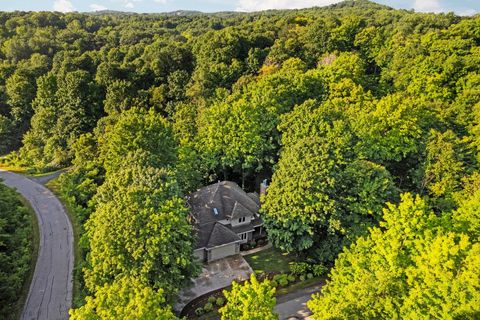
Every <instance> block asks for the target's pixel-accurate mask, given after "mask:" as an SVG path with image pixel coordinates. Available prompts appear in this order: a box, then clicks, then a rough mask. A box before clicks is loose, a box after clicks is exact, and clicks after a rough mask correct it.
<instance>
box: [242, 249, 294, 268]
mask: <svg viewBox="0 0 480 320" xmlns="http://www.w3.org/2000/svg"><path fill="white" fill-rule="evenodd" d="M244 258H245V260H247V262H248V264H249V265H250V267H252V269H253V271H254V272H255V273H257V274H260V273H282V272H283V273H288V272H290V268H289V264H290V262H292V261H294V260H295V259H294V258H295V257H294V256H293V255H291V254H288V253H283V252H281V251H280V250H278V249H276V248H273V247H272V248H269V249H266V250H263V251H260V252H257V253H253V254H249V255H248V256H244Z"/></svg>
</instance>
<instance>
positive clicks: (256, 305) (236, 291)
mask: <svg viewBox="0 0 480 320" xmlns="http://www.w3.org/2000/svg"><path fill="white" fill-rule="evenodd" d="M223 293H224V295H225V298H226V299H227V304H226V305H225V306H224V307H222V308H221V309H220V310H219V312H220V314H221V317H222V320H275V319H278V315H277V314H276V313H275V312H274V310H273V309H274V307H275V304H276V299H275V287H272V286H271V285H270V282H269V281H268V280H264V281H263V282H259V281H258V280H257V278H256V277H255V275H254V274H252V275H251V276H250V281H246V282H245V283H244V284H243V285H241V284H238V283H237V282H233V284H232V289H231V290H230V291H224V292H223Z"/></svg>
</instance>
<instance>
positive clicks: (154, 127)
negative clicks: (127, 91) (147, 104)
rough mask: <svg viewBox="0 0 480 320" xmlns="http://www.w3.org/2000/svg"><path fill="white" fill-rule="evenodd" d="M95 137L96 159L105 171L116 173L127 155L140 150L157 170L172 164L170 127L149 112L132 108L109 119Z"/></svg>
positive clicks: (173, 142) (174, 155)
mask: <svg viewBox="0 0 480 320" xmlns="http://www.w3.org/2000/svg"><path fill="white" fill-rule="evenodd" d="M112 122H113V123H110V124H107V125H106V127H105V132H104V134H101V135H100V137H99V143H98V144H99V152H100V159H101V160H102V161H103V165H104V167H105V169H106V170H107V172H109V171H114V170H116V169H117V168H118V167H119V166H120V165H121V164H122V163H123V162H124V160H125V156H126V155H127V154H128V153H129V152H134V151H136V150H138V149H142V150H144V151H147V152H149V153H151V155H150V157H151V160H152V161H154V163H153V164H154V165H155V166H157V167H160V166H168V165H172V164H173V163H174V162H175V159H176V146H175V141H174V139H173V133H172V128H171V124H170V123H168V122H167V120H166V119H165V118H163V117H162V116H161V115H159V114H158V113H156V112H155V111H153V110H150V111H145V110H142V109H138V108H132V109H130V110H127V111H125V112H123V113H122V114H120V115H119V116H118V117H117V118H112Z"/></svg>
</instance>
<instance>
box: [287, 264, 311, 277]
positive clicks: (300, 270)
mask: <svg viewBox="0 0 480 320" xmlns="http://www.w3.org/2000/svg"><path fill="white" fill-rule="evenodd" d="M309 269H310V266H309V265H308V263H305V262H292V263H291V264H290V271H291V272H292V273H293V274H294V275H297V276H298V275H301V274H305V273H306V272H308V271H309Z"/></svg>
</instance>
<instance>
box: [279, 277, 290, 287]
mask: <svg viewBox="0 0 480 320" xmlns="http://www.w3.org/2000/svg"><path fill="white" fill-rule="evenodd" d="M278 284H279V285H280V286H282V287H286V286H288V280H287V278H285V279H284V278H282V279H280V280H279V281H278Z"/></svg>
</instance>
